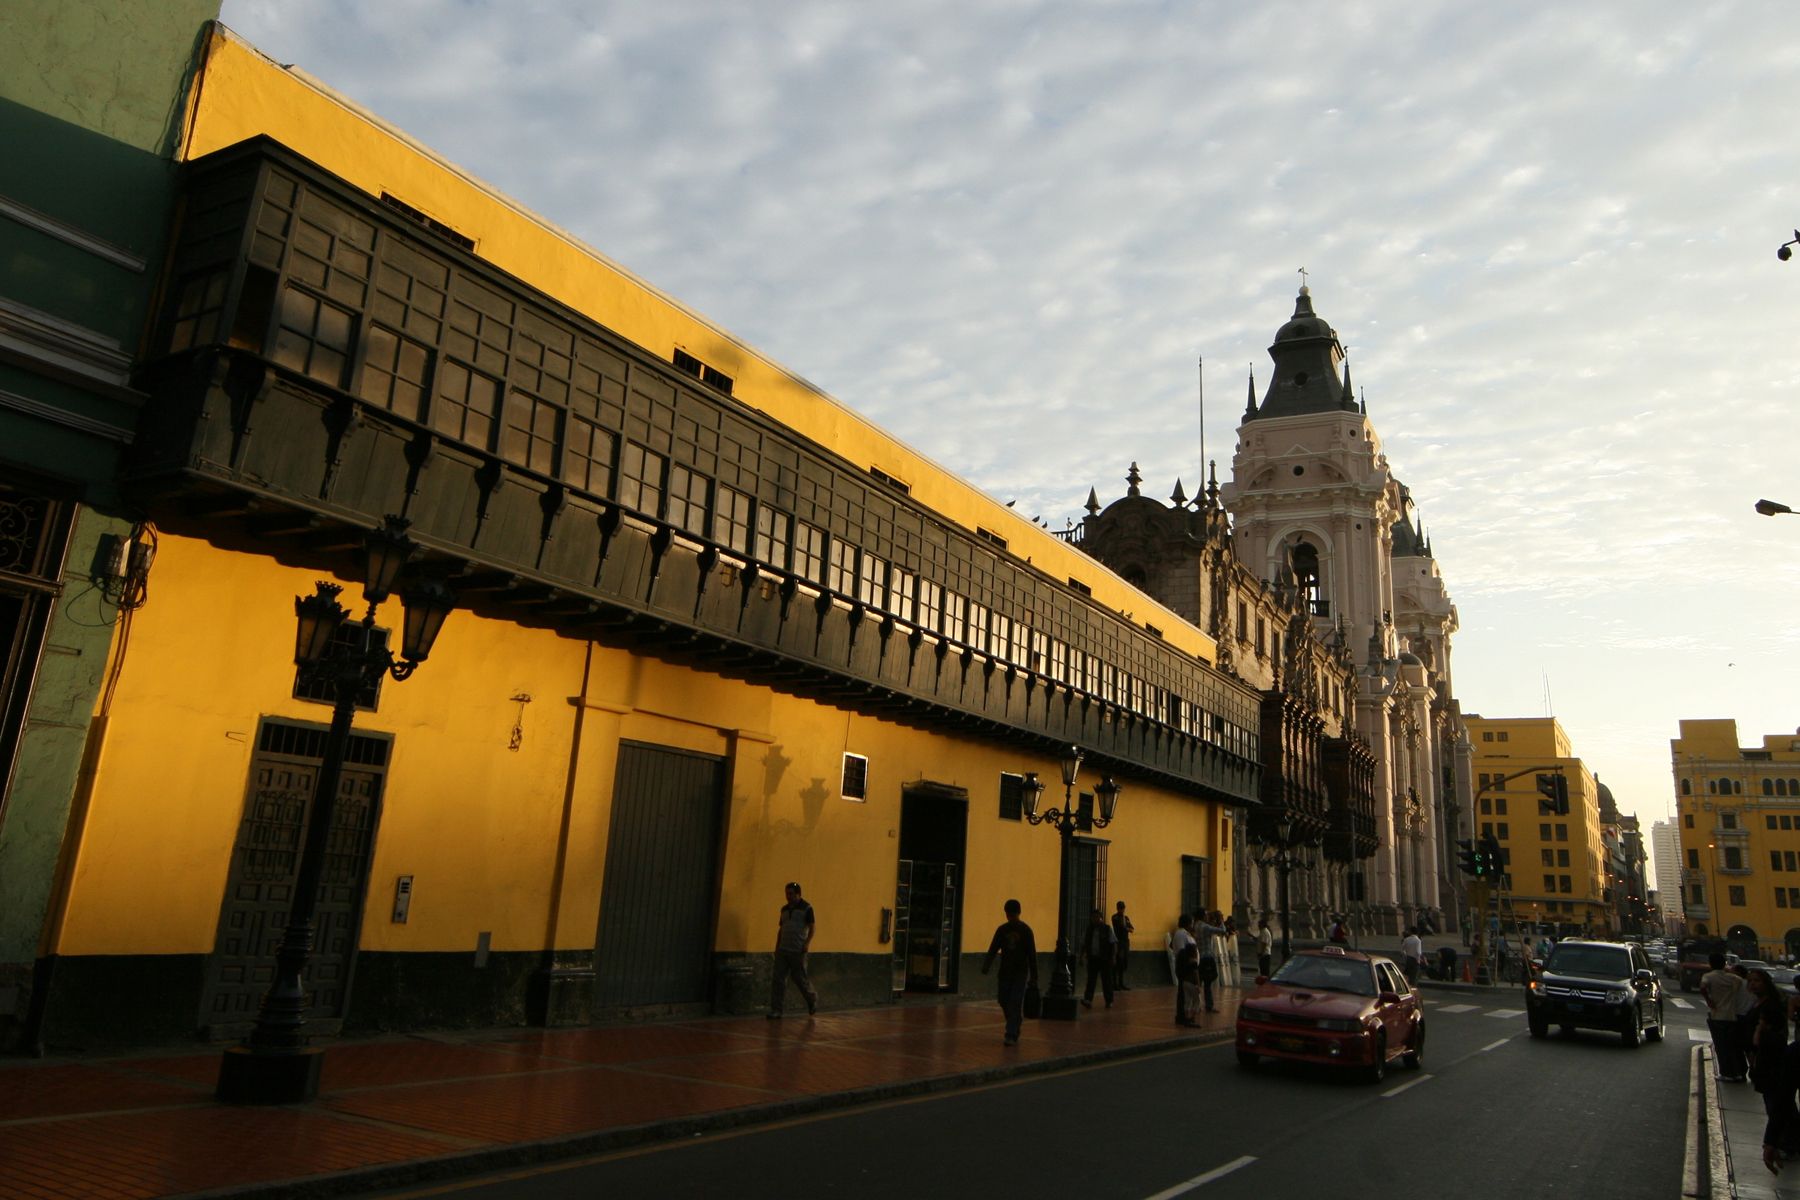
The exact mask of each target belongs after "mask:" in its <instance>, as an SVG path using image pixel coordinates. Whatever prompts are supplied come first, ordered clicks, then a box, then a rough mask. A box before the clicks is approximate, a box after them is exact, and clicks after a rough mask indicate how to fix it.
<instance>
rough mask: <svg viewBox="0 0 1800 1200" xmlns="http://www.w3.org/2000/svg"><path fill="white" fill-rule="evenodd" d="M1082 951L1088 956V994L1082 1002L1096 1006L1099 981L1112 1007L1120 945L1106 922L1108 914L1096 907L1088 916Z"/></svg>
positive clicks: (1107, 1001)
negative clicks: (1115, 968)
mask: <svg viewBox="0 0 1800 1200" xmlns="http://www.w3.org/2000/svg"><path fill="white" fill-rule="evenodd" d="M1081 953H1082V954H1083V955H1084V956H1086V958H1087V969H1088V970H1087V994H1086V995H1085V996H1083V997H1082V998H1081V1003H1082V1004H1083V1005H1084V1006H1085V1007H1087V1008H1092V1007H1094V984H1095V983H1096V982H1098V983H1099V984H1100V986H1101V987H1102V988H1104V989H1105V991H1106V1007H1108V1008H1111V1007H1112V996H1113V968H1114V967H1116V966H1117V965H1118V961H1117V960H1118V945H1117V943H1116V941H1115V939H1114V937H1113V931H1112V926H1110V925H1108V924H1107V923H1106V914H1105V913H1103V912H1101V911H1100V910H1099V909H1097V908H1096V909H1095V910H1094V912H1093V915H1092V916H1090V917H1089V918H1088V927H1087V932H1086V933H1085V934H1083V935H1082V939H1081Z"/></svg>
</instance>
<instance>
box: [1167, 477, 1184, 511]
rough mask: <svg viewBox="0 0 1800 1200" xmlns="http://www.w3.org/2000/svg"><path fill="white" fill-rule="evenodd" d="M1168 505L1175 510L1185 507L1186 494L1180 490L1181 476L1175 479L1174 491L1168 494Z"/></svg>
mask: <svg viewBox="0 0 1800 1200" xmlns="http://www.w3.org/2000/svg"><path fill="white" fill-rule="evenodd" d="M1169 503H1170V504H1173V505H1174V506H1175V507H1176V508H1186V507H1187V493H1186V492H1184V491H1182V490H1181V476H1179V475H1177V476H1176V477H1175V490H1174V491H1173V492H1171V493H1169Z"/></svg>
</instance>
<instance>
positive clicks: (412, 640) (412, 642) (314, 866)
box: [218, 516, 452, 1104]
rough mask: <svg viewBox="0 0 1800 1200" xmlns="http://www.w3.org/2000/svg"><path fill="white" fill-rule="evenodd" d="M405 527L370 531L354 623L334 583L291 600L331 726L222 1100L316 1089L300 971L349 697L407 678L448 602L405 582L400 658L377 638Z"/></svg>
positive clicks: (407, 549)
mask: <svg viewBox="0 0 1800 1200" xmlns="http://www.w3.org/2000/svg"><path fill="white" fill-rule="evenodd" d="M406 526H407V522H406V520H405V519H404V518H401V517H392V516H390V517H388V518H387V520H386V522H385V523H384V524H383V525H382V527H381V528H380V529H378V530H375V531H373V532H372V533H370V535H369V537H368V542H367V552H368V558H367V565H366V570H365V571H364V574H363V578H364V580H365V582H364V584H363V599H365V600H367V601H368V602H369V610H368V612H366V613H364V614H363V618H362V620H361V622H359V623H357V624H354V625H348V626H346V621H347V620H348V619H349V616H350V614H349V612H348V611H346V610H345V608H344V606H343V605H341V604H339V603H338V600H337V597H338V593H340V592H342V591H343V590H344V589H343V588H342V587H340V586H339V585H338V584H335V583H326V582H325V581H323V580H320V581H319V583H318V584H317V585H316V586H315V590H314V592H313V594H312V595H310V596H297V597H295V598H294V618H295V631H294V663H295V665H296V666H298V667H299V668H300V675H301V678H302V680H304V681H310V682H316V683H325V684H328V685H329V686H330V687H331V690H332V709H331V732H330V733H329V734H328V735H327V736H326V739H325V757H324V761H323V762H322V763H321V764H320V765H319V775H318V779H317V781H316V783H315V784H314V786H313V794H312V798H311V800H310V801H309V802H308V804H307V808H306V813H305V815H304V828H305V831H306V832H305V841H304V842H302V844H301V848H300V865H299V869H298V871H297V872H296V875H295V878H294V890H293V906H292V907H291V908H290V909H289V911H288V919H287V927H286V928H285V929H284V930H283V932H282V935H281V945H280V947H279V948H278V949H277V950H276V952H275V978H274V982H273V983H271V984H270V986H269V990H268V993H267V994H266V995H264V996H263V1000H262V1007H261V1009H260V1010H259V1011H258V1012H257V1014H256V1027H255V1029H253V1030H252V1031H251V1033H250V1037H249V1038H248V1039H247V1040H246V1041H245V1042H244V1043H243V1044H242V1045H239V1046H233V1047H231V1048H230V1049H229V1050H227V1051H225V1058H224V1061H223V1062H222V1063H221V1064H220V1068H219V1086H218V1097H219V1099H221V1100H225V1101H231V1102H235V1103H241V1104H292V1103H297V1102H299V1101H304V1100H311V1099H312V1098H313V1097H315V1096H317V1095H318V1094H319V1064H320V1062H321V1060H322V1058H323V1051H322V1050H320V1049H319V1048H318V1047H315V1046H310V1045H308V1044H307V1043H308V1038H307V1034H306V1009H307V997H306V978H305V977H306V967H307V963H308V962H309V961H310V960H311V958H312V952H313V941H314V936H315V935H314V918H315V916H316V914H317V912H318V906H319V880H320V876H321V875H322V874H323V873H324V868H325V856H326V849H327V846H328V844H329V842H330V837H331V822H332V815H333V811H334V809H335V807H336V804H337V794H338V784H339V780H340V779H341V778H342V776H343V768H344V751H345V750H346V748H347V747H348V746H349V743H350V722H351V718H352V717H353V716H354V715H355V712H356V697H357V695H358V693H360V692H362V691H364V690H366V689H367V688H370V687H372V686H374V684H375V682H376V681H377V680H378V679H380V678H381V677H382V676H383V675H391V676H393V677H394V679H396V680H401V679H405V678H406V677H407V676H408V675H411V674H412V673H413V671H414V669H415V668H417V667H418V665H419V664H420V663H422V662H424V661H425V659H426V658H427V657H429V656H430V654H431V646H432V643H433V642H435V641H436V640H437V635H438V631H439V630H441V629H442V628H443V627H444V620H445V618H447V617H448V616H449V615H450V609H451V606H452V605H451V598H450V592H449V590H448V589H447V588H445V587H444V585H443V584H441V583H422V584H416V585H414V586H411V587H408V588H407V589H406V590H405V591H404V592H403V593H402V596H401V602H402V603H403V604H404V605H405V606H406V620H405V625H404V630H403V633H402V636H401V643H400V656H399V657H398V658H396V657H395V656H394V652H393V651H392V650H390V649H388V646H387V640H386V638H383V637H380V636H378V635H377V632H376V629H375V610H376V609H377V608H378V607H380V606H381V604H382V602H383V601H385V600H386V599H387V598H388V597H389V596H390V595H392V594H393V591H394V586H395V584H396V583H397V582H398V581H399V578H400V571H401V568H402V567H404V566H405V565H406V561H407V560H408V559H409V558H411V557H412V556H413V554H414V553H415V552H416V551H417V549H418V547H417V545H416V544H415V543H414V542H413V541H412V539H410V538H408V537H407V536H406Z"/></svg>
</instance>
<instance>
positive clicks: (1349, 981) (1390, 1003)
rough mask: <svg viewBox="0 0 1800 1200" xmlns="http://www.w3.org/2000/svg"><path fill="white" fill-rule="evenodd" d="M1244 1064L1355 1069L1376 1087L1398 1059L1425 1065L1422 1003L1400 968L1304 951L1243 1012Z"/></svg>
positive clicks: (1328, 950)
mask: <svg viewBox="0 0 1800 1200" xmlns="http://www.w3.org/2000/svg"><path fill="white" fill-rule="evenodd" d="M1237 1057H1238V1063H1239V1064H1240V1065H1241V1066H1245V1067H1254V1066H1256V1065H1257V1063H1258V1062H1259V1061H1260V1060H1262V1059H1263V1058H1277V1059H1289V1060H1292V1061H1296V1062H1312V1063H1324V1064H1327V1065H1331V1066H1344V1067H1351V1068H1354V1069H1356V1070H1359V1071H1360V1072H1362V1074H1363V1076H1364V1077H1365V1078H1367V1079H1370V1080H1376V1081H1378V1080H1380V1079H1382V1078H1384V1077H1385V1076H1386V1075H1387V1070H1388V1066H1389V1064H1390V1063H1392V1062H1393V1061H1394V1060H1395V1059H1396V1058H1397V1059H1399V1060H1400V1061H1401V1062H1402V1063H1403V1064H1404V1065H1405V1066H1407V1067H1408V1068H1410V1069H1413V1070H1417V1069H1418V1068H1419V1067H1420V1066H1422V1065H1423V1064H1424V1061H1425V1014H1424V1010H1423V1009H1422V1008H1421V1007H1420V1005H1419V995H1418V993H1417V992H1415V991H1414V990H1413V989H1412V987H1411V986H1410V985H1409V984H1408V983H1407V982H1406V976H1405V975H1404V974H1403V973H1402V972H1401V970H1400V968H1399V967H1398V966H1396V965H1395V964H1394V962H1393V960H1391V959H1388V958H1384V957H1382V956H1381V955H1378V954H1364V953H1362V952H1360V951H1355V950H1346V949H1345V948H1343V947H1342V946H1325V947H1322V948H1321V949H1318V950H1303V951H1301V952H1299V953H1298V954H1296V955H1294V957H1292V958H1290V959H1288V961H1287V962H1285V963H1283V964H1282V965H1281V969H1280V970H1278V971H1276V972H1275V974H1274V975H1273V976H1271V977H1270V978H1269V979H1268V980H1267V981H1265V982H1264V983H1262V984H1260V985H1258V987H1257V989H1256V990H1255V991H1254V992H1251V993H1250V994H1249V995H1248V996H1246V997H1244V999H1243V1000H1242V1002H1240V1003H1239V1005H1238V1020H1237Z"/></svg>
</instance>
